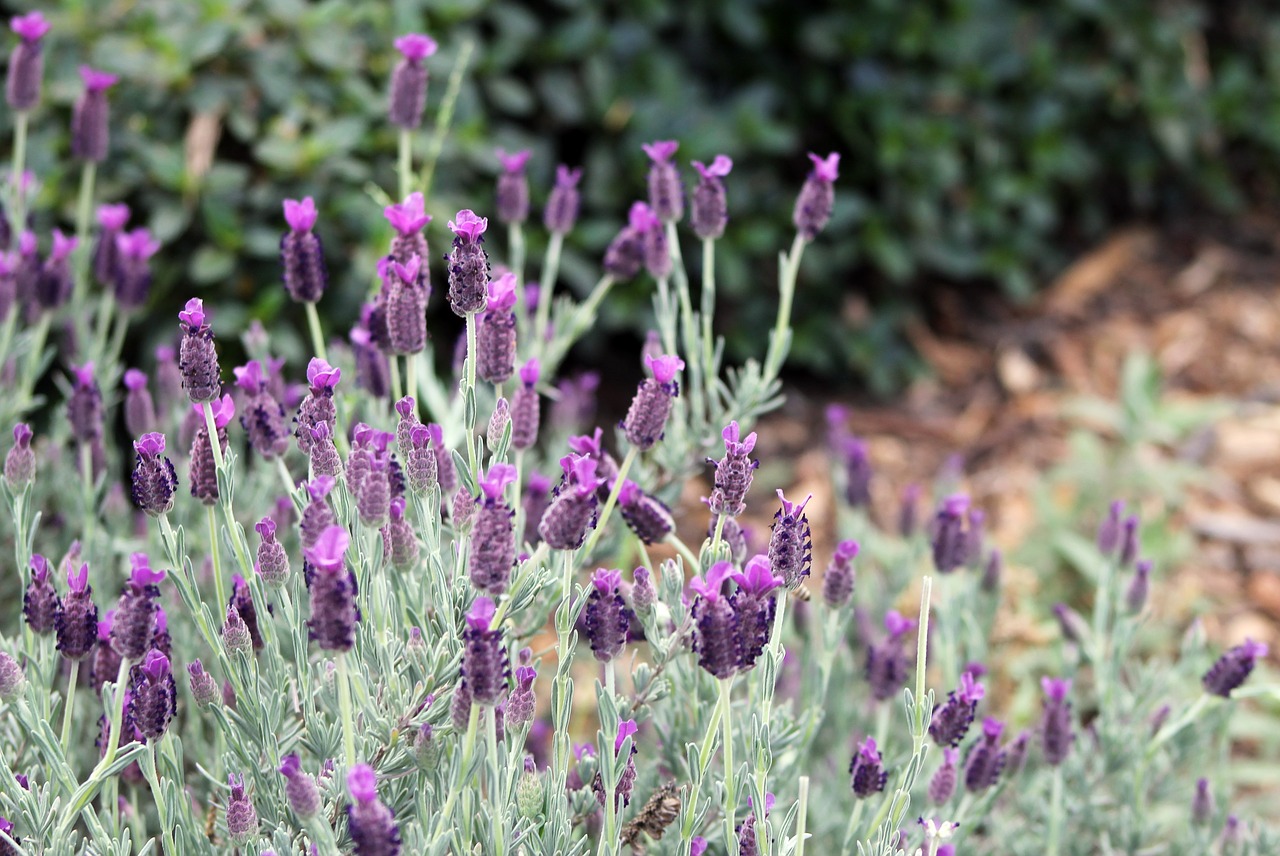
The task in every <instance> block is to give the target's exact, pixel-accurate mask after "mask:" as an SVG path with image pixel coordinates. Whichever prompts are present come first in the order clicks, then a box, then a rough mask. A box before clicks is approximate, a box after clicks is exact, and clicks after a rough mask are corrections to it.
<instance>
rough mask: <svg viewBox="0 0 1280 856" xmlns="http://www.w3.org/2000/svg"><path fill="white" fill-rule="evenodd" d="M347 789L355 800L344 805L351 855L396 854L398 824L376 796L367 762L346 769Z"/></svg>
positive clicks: (385, 855)
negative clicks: (352, 848)
mask: <svg viewBox="0 0 1280 856" xmlns="http://www.w3.org/2000/svg"><path fill="white" fill-rule="evenodd" d="M347 790H348V791H350V792H351V798H352V799H353V800H355V802H353V803H352V804H351V805H349V806H347V831H348V832H349V833H350V834H351V842H352V843H353V844H354V845H355V850H354V853H355V856H399V853H400V828H399V827H398V826H396V821H395V815H393V814H392V813H391V809H389V808H387V807H386V806H385V805H383V804H382V802H381V801H380V800H379V799H378V791H377V777H376V776H375V774H374V772H373V768H372V767H370V766H369V765H367V764H356V765H355V766H354V767H352V768H351V771H350V772H348V773H347Z"/></svg>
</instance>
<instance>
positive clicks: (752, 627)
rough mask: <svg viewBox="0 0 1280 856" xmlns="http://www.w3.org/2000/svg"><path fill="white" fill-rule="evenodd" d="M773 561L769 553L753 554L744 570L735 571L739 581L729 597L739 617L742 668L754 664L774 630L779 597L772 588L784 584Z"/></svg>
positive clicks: (743, 669)
mask: <svg viewBox="0 0 1280 856" xmlns="http://www.w3.org/2000/svg"><path fill="white" fill-rule="evenodd" d="M770 564H771V563H770V561H769V558H768V557H767V556H753V557H752V558H751V560H750V561H748V562H747V567H746V570H745V571H744V572H742V573H737V572H735V573H734V574H733V575H732V576H733V580H734V582H736V583H737V584H738V590H737V591H735V592H734V593H733V595H732V596H731V597H730V598H729V603H730V604H731V605H732V606H733V613H734V615H735V616H736V617H737V623H738V633H739V636H740V639H741V641H740V652H741V653H740V656H739V660H738V669H739V671H746V670H747V669H750V668H752V667H754V666H755V664H756V660H757V659H759V657H760V655H761V654H762V653H763V652H764V646H765V645H766V644H767V643H768V642H769V635H770V633H771V632H772V631H773V620H774V616H775V614H776V613H777V609H778V601H777V599H776V598H775V597H774V596H773V594H772V592H773V590H774V589H776V588H778V587H780V586H782V585H783V584H784V581H783V579H782V578H781V577H777V576H774V574H773V571H772V569H771V567H770Z"/></svg>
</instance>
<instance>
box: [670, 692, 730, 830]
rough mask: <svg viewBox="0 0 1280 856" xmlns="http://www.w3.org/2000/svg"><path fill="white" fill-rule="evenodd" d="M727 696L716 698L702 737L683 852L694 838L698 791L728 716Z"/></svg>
mask: <svg viewBox="0 0 1280 856" xmlns="http://www.w3.org/2000/svg"><path fill="white" fill-rule="evenodd" d="M725 701H726V700H725V697H724V695H723V694H720V696H719V697H718V698H717V699H716V706H715V708H714V709H713V710H712V711H711V721H710V722H708V723H707V731H706V733H705V734H704V735H703V737H702V743H700V744H699V747H698V769H697V770H694V771H693V772H694V773H695V774H696V775H694V777H693V785H692V787H691V788H690V792H689V801H688V802H687V803H685V804H684V808H683V812H684V823H683V825H682V826H681V828H680V850H679V852H681V853H688V852H689V842H690V841H691V840H692V839H693V822H694V819H695V818H696V817H697V813H698V792H699V791H700V790H701V788H702V780H703V779H704V778H706V773H707V767H708V766H709V765H710V763H711V753H712V751H714V749H715V741H716V735H717V734H718V733H719V730H720V720H721V719H722V718H724V717H725V716H728V711H726V710H725V706H726V705H725Z"/></svg>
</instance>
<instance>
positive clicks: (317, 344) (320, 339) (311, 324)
mask: <svg viewBox="0 0 1280 856" xmlns="http://www.w3.org/2000/svg"><path fill="white" fill-rule="evenodd" d="M302 305H303V306H304V307H305V308H306V313H307V329H308V330H309V331H310V333H311V349H312V350H314V351H315V352H316V356H317V357H319V358H320V359H322V360H324V361H325V362H326V363H327V362H329V356H328V354H327V353H326V352H325V348H324V331H323V329H322V328H321V327H320V313H319V312H317V311H316V305H315V304H314V303H304V304H302Z"/></svg>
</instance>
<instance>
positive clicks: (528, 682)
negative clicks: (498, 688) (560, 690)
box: [504, 666, 538, 728]
mask: <svg viewBox="0 0 1280 856" xmlns="http://www.w3.org/2000/svg"><path fill="white" fill-rule="evenodd" d="M515 677H516V688H515V690H514V691H513V692H512V693H511V696H510V697H509V698H508V699H507V715H506V720H505V723H504V724H505V725H506V726H507V727H508V728H523V727H524V726H526V725H528V724H529V723H531V722H533V716H534V713H535V711H536V708H537V698H536V697H535V696H534V693H533V682H534V681H535V680H536V679H537V677H538V671H537V669H535V668H533V666H518V667H517V668H516V675H515Z"/></svg>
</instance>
